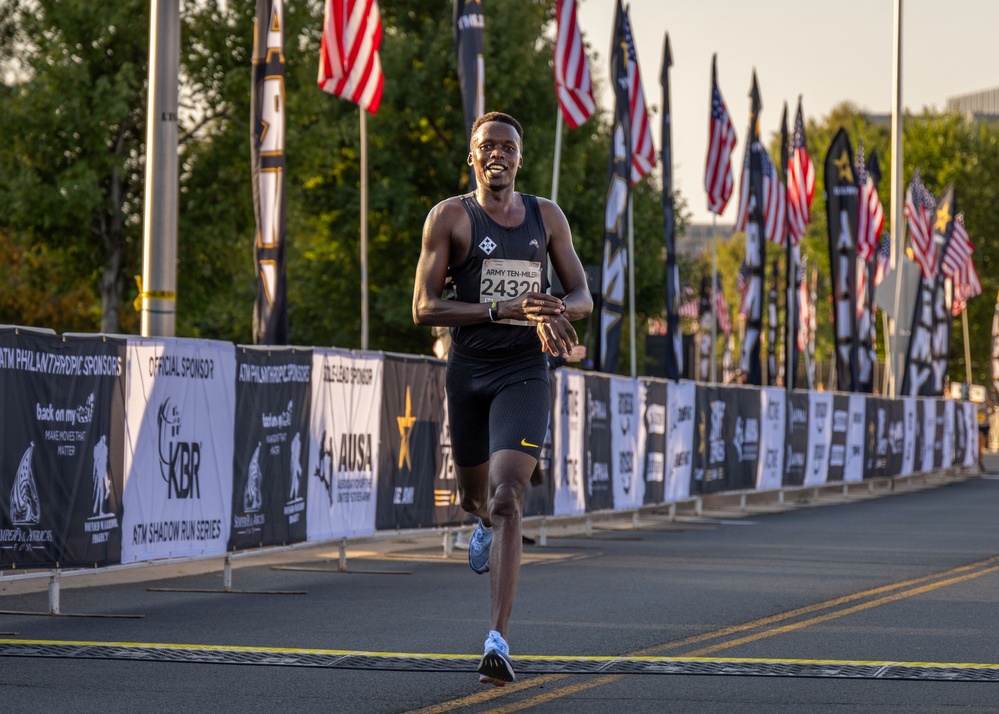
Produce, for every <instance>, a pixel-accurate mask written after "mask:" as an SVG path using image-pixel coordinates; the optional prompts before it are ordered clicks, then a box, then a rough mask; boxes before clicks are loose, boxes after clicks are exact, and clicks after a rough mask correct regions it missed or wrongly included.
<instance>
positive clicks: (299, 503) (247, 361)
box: [229, 347, 312, 549]
mask: <svg viewBox="0 0 999 714" xmlns="http://www.w3.org/2000/svg"><path fill="white" fill-rule="evenodd" d="M311 378H312V350H300V349H294V350H271V349H264V348H251V347H240V348H238V349H237V352H236V422H235V435H236V438H235V440H234V454H233V471H232V483H233V490H232V524H231V529H230V534H229V547H230V548H237V549H238V548H251V547H256V546H261V545H281V544H284V543H295V542H299V541H303V540H305V538H306V511H305V504H306V499H307V497H308V478H307V469H308V460H309V450H308V445H309V414H310V411H311V409H310V406H311V402H312V389H311Z"/></svg>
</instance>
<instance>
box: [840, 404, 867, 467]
mask: <svg viewBox="0 0 999 714" xmlns="http://www.w3.org/2000/svg"><path fill="white" fill-rule="evenodd" d="M866 422H867V397H865V396H864V395H863V394H851V395H850V421H849V423H848V425H847V428H846V454H845V456H844V459H843V480H844V481H863V479H864V427H865V425H866Z"/></svg>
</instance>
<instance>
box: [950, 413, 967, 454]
mask: <svg viewBox="0 0 999 714" xmlns="http://www.w3.org/2000/svg"><path fill="white" fill-rule="evenodd" d="M965 404H967V402H957V404H955V405H954V422H953V423H954V463H953V465H954V466H964V459H965V456H966V451H967V448H968V437H967V434H966V433H965V432H966V431H967V428H968V426H967V423H966V422H965V420H964V419H965Z"/></svg>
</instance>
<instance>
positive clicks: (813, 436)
mask: <svg viewBox="0 0 999 714" xmlns="http://www.w3.org/2000/svg"><path fill="white" fill-rule="evenodd" d="M832 430H833V395H832V394H830V393H829V392H812V393H811V394H809V398H808V452H807V458H806V460H805V483H804V485H805V486H821V485H822V484H824V483H825V482H826V478H827V477H828V475H829V447H830V446H831V444H832ZM837 458H839V456H837ZM844 458H845V457H844ZM845 465H846V462H845V460H844V466H845ZM843 473H844V477H845V476H846V470H845V469H844V472H843Z"/></svg>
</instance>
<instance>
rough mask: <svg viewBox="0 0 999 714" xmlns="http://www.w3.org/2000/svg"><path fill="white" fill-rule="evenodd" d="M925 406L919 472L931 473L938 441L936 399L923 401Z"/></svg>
mask: <svg viewBox="0 0 999 714" xmlns="http://www.w3.org/2000/svg"><path fill="white" fill-rule="evenodd" d="M920 401H921V402H922V406H923V410H922V411H923V414H922V417H923V449H922V454H920V457H921V458H920V462H919V470H920V471H922V472H924V473H929V472H930V471H932V470H933V450H934V448H935V446H936V439H937V402H936V400H935V399H930V398H926V399H921V400H920Z"/></svg>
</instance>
